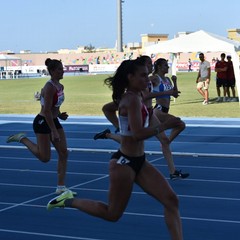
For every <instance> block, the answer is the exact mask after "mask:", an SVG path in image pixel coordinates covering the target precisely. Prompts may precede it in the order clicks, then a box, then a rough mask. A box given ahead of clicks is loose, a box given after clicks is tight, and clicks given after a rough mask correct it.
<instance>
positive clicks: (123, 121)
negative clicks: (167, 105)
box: [118, 103, 149, 136]
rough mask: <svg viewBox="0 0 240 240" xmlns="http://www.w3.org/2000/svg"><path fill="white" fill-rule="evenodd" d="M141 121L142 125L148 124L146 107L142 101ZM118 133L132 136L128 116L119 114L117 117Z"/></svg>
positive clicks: (145, 126) (146, 125)
mask: <svg viewBox="0 0 240 240" xmlns="http://www.w3.org/2000/svg"><path fill="white" fill-rule="evenodd" d="M141 111H142V121H143V127H144V128H147V127H148V126H149V113H148V110H147V107H146V106H145V105H144V104H143V103H142V109H141ZM118 122H119V129H120V135H122V136H132V135H133V134H132V132H131V129H130V126H129V123H128V116H121V115H119V118H118Z"/></svg>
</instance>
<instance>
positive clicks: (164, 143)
mask: <svg viewBox="0 0 240 240" xmlns="http://www.w3.org/2000/svg"><path fill="white" fill-rule="evenodd" d="M170 143H171V141H170V140H169V138H168V137H162V138H161V145H162V147H165V146H169V145H170Z"/></svg>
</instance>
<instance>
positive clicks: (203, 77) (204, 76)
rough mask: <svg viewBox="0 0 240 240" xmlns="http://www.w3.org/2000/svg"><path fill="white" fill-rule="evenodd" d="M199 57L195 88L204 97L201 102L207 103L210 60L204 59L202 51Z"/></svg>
mask: <svg viewBox="0 0 240 240" xmlns="http://www.w3.org/2000/svg"><path fill="white" fill-rule="evenodd" d="M199 59H200V61H201V62H200V66H199V72H198V76H197V80H196V83H197V90H198V92H199V93H200V94H201V95H202V96H203V98H204V101H203V103H202V104H203V105H207V104H208V103H209V102H208V98H209V93H208V87H209V83H210V77H211V66H210V62H208V61H206V60H205V57H204V54H203V53H200V54H199Z"/></svg>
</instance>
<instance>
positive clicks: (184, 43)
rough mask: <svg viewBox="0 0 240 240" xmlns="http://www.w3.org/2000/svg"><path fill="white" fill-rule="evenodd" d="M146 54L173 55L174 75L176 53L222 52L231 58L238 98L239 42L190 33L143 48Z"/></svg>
mask: <svg viewBox="0 0 240 240" xmlns="http://www.w3.org/2000/svg"><path fill="white" fill-rule="evenodd" d="M145 50H146V54H147V55H149V56H150V55H151V54H153V53H173V55H174V57H173V62H172V73H173V74H176V63H177V53H188V52H203V53H204V52H224V53H228V54H230V55H231V56H232V61H233V67H234V73H235V78H236V85H237V90H238V96H240V71H239V56H238V54H237V51H240V42H238V41H233V40H230V39H228V38H225V37H221V36H218V35H215V34H212V33H208V32H205V31H203V30H200V31H197V32H194V33H190V34H187V35H184V36H180V37H178V38H174V39H171V40H168V41H164V42H159V43H157V44H154V45H150V46H148V47H146V48H145Z"/></svg>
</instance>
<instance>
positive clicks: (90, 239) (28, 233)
mask: <svg viewBox="0 0 240 240" xmlns="http://www.w3.org/2000/svg"><path fill="white" fill-rule="evenodd" d="M0 232H8V233H15V234H23V235H33V236H42V237H48V238H49V237H53V238H64V239H78V240H103V239H100V238H84V237H75V236H67V235H59V234H48V233H40V232H26V231H17V230H11V229H2V228H0Z"/></svg>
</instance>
